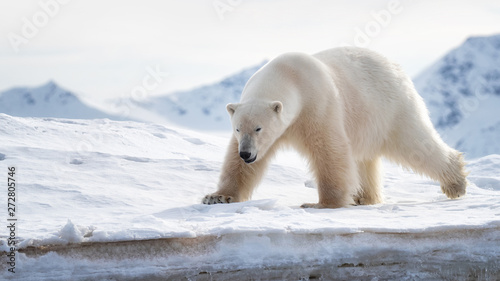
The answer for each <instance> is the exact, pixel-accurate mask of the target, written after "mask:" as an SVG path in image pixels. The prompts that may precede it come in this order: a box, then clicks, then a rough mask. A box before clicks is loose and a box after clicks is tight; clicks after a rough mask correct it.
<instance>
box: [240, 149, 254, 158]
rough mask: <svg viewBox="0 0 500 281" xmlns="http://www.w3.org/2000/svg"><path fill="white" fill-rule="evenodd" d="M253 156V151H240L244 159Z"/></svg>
mask: <svg viewBox="0 0 500 281" xmlns="http://www.w3.org/2000/svg"><path fill="white" fill-rule="evenodd" d="M251 156H252V153H250V152H246V151H241V152H240V157H241V159H243V160H248V158H250V157H251Z"/></svg>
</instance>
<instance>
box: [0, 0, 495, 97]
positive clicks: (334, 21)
mask: <svg viewBox="0 0 500 281" xmlns="http://www.w3.org/2000/svg"><path fill="white" fill-rule="evenodd" d="M495 33H500V1H498V0H491V1H489V0H475V1H459V0H455V1H437V0H434V1H431V0H429V1H417V0H399V1H397V0H376V1H373V0H372V1H348V0H345V1H339V0H335V1H327V0H323V1H320V0H307V1H305V0H304V1H298V0H272V1H271V0H267V1H266V0H254V1H251V0H246V1H245V0H220V1H219V0H215V1H214V0H188V1H180V0H177V1H173V0H168V1H167V0H141V1H138V0H137V1H130V0H108V1H105V0H100V1H97V0H33V1H32V0H23V1H6V0H2V1H1V2H0V91H2V90H5V89H8V88H10V87H13V86H38V85H40V84H43V83H46V82H47V81H48V80H54V81H55V82H56V83H58V84H60V85H61V86H63V87H66V88H68V89H69V90H71V91H74V92H76V93H78V94H79V95H81V96H82V97H83V98H84V99H86V100H94V101H99V100H103V99H109V98H114V97H126V96H127V95H130V93H131V91H132V90H133V89H134V88H135V87H137V86H141V85H143V83H145V82H144V81H145V80H147V81H146V82H147V83H146V85H148V86H147V88H148V89H147V90H146V91H147V92H146V95H151V96H152V95H158V94H165V93H168V92H171V91H173V90H178V89H189V88H193V87H196V86H199V85H202V84H206V83H210V82H214V81H218V80H220V79H221V78H223V77H225V76H227V75H229V74H232V73H234V72H237V71H238V70H240V69H242V68H244V67H249V66H253V65H255V64H258V63H260V62H261V61H263V60H264V59H270V58H273V57H275V56H276V55H279V54H281V53H284V52H288V51H300V52H305V53H311V54H312V53H315V52H319V51H321V50H324V49H328V48H332V47H336V46H340V45H345V44H348V45H360V46H363V47H368V48H370V49H374V50H376V51H379V52H381V53H382V54H384V55H385V56H387V57H389V58H390V59H392V60H394V61H396V62H399V63H400V64H401V65H402V66H403V68H404V69H405V70H406V71H407V73H408V74H410V75H411V76H412V77H414V76H416V75H417V74H418V73H419V72H420V71H422V70H423V69H425V67H427V66H428V65H429V64H431V63H432V62H433V61H435V60H436V59H438V58H439V57H441V56H442V55H444V54H445V53H446V52H448V51H449V50H450V49H452V48H454V47H456V46H458V45H460V44H461V43H462V42H463V41H464V40H465V39H466V38H467V37H469V36H481V35H491V34H495ZM153 70H159V71H160V72H161V77H160V79H156V80H155V79H152V78H151V77H150V76H151V75H152V74H151V72H152V71H153ZM153 72H154V71H153ZM164 73H168V75H165V74H164ZM153 78H154V77H153ZM157 78H158V77H157ZM148 79H149V80H148Z"/></svg>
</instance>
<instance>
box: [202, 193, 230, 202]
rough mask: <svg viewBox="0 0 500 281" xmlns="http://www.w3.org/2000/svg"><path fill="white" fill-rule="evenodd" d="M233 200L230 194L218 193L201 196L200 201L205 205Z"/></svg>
mask: <svg viewBox="0 0 500 281" xmlns="http://www.w3.org/2000/svg"><path fill="white" fill-rule="evenodd" d="M233 201H234V199H233V197H232V196H224V195H218V194H209V195H207V196H205V198H203V200H202V203H203V204H207V205H212V204H228V203H232V202H233Z"/></svg>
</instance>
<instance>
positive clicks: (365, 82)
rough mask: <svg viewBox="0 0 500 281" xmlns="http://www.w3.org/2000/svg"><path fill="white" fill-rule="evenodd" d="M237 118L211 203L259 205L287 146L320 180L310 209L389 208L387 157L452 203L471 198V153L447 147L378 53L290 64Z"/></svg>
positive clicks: (261, 79) (280, 61) (284, 59)
mask: <svg viewBox="0 0 500 281" xmlns="http://www.w3.org/2000/svg"><path fill="white" fill-rule="evenodd" d="M227 111H228V112H229V115H230V116H231V123H232V127H233V130H234V131H233V136H232V138H231V140H230V143H229V148H228V151H227V154H226V157H225V160H224V165H223V167H222V172H221V175H220V180H219V185H218V190H217V191H216V192H215V193H213V194H209V195H207V196H205V198H204V199H203V200H202V202H203V203H204V204H218V203H232V202H241V201H246V200H248V199H250V197H251V195H252V192H253V190H254V188H255V187H256V185H257V184H258V183H259V181H260V180H261V178H262V176H263V174H264V172H265V170H266V168H267V166H268V164H269V162H270V160H271V159H272V158H273V156H274V155H275V153H276V151H277V150H278V149H279V148H281V147H287V146H291V147H293V148H295V149H296V150H298V151H299V152H300V153H301V154H302V155H304V156H305V157H306V159H307V160H308V161H309V164H310V169H311V172H312V174H313V175H314V177H315V180H316V184H317V189H318V194H319V202H318V203H308V204H304V205H302V207H305V208H339V207H345V206H349V205H355V204H376V203H381V202H382V175H381V160H380V159H381V157H382V156H384V157H386V158H387V159H389V160H391V161H394V162H396V163H398V164H400V165H402V166H404V167H407V168H410V169H412V170H414V171H415V172H417V173H419V174H422V175H426V176H428V177H430V178H431V179H434V180H437V181H439V182H440V183H441V189H442V191H443V192H444V193H445V194H446V195H447V196H448V197H449V198H458V197H460V196H463V195H464V194H465V192H466V186H467V180H466V172H465V170H464V165H465V163H464V160H463V157H462V153H460V152H458V151H456V150H454V149H452V148H450V147H449V146H448V145H446V144H445V143H444V142H443V141H442V139H441V137H440V136H439V134H438V133H437V132H436V130H435V129H434V127H433V126H432V123H431V121H430V118H429V113H428V111H427V109H426V107H425V104H424V101H423V99H422V98H421V97H420V96H419V95H418V93H417V92H416V90H415V88H414V86H413V83H412V81H411V80H410V78H409V77H408V76H407V75H405V74H404V73H403V71H402V70H401V68H400V67H399V66H398V65H397V64H394V63H392V62H390V61H389V60H387V59H386V58H385V57H383V56H381V55H379V54H378V53H375V52H373V51H370V50H367V49H363V48H356V47H340V48H334V49H330V50H326V51H323V52H320V53H317V54H315V55H308V54H302V53H287V54H283V55H280V56H278V57H277V58H275V59H273V60H271V61H270V62H268V63H267V64H266V65H264V66H263V67H262V68H261V69H260V70H259V71H257V72H256V73H255V74H254V75H253V76H252V77H251V78H250V79H249V81H248V82H247V84H246V85H245V88H244V90H243V92H242V95H241V100H240V103H236V104H228V105H227Z"/></svg>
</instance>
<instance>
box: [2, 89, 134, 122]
mask: <svg viewBox="0 0 500 281" xmlns="http://www.w3.org/2000/svg"><path fill="white" fill-rule="evenodd" d="M0 113H5V114H9V115H13V116H20V117H57V118H71V119H94V118H109V119H115V120H123V119H124V118H119V117H118V116H113V115H110V114H107V113H104V112H102V111H99V110H97V109H95V108H93V107H91V106H88V105H86V104H84V103H83V102H81V101H80V99H79V98H78V97H77V96H76V95H75V94H73V93H71V92H70V91H68V90H66V89H63V88H61V87H60V86H59V85H57V84H56V83H55V82H53V81H49V82H47V83H46V84H44V85H41V86H39V87H35V88H28V87H18V88H12V89H10V90H6V91H4V92H1V93H0Z"/></svg>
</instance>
